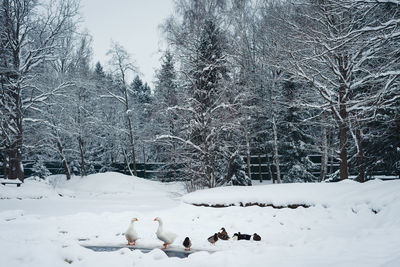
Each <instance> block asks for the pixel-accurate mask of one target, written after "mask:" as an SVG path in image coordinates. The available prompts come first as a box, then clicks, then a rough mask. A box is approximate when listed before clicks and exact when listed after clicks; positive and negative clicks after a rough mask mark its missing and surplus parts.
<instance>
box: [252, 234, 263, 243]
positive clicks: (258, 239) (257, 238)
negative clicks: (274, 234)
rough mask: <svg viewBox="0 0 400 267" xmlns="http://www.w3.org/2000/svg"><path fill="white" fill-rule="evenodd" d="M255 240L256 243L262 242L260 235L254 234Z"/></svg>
mask: <svg viewBox="0 0 400 267" xmlns="http://www.w3.org/2000/svg"><path fill="white" fill-rule="evenodd" d="M253 240H254V241H261V236H259V235H258V234H256V233H254V235H253Z"/></svg>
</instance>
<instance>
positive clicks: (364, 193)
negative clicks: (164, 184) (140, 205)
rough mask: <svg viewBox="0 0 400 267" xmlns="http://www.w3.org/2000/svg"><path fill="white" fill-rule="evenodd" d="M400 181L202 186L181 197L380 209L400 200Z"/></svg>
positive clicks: (206, 201)
mask: <svg viewBox="0 0 400 267" xmlns="http://www.w3.org/2000/svg"><path fill="white" fill-rule="evenodd" d="M398 192H400V181H385V182H383V181H380V180H373V181H369V182H366V183H362V184H361V183H358V182H354V181H351V180H347V181H342V182H338V183H293V184H273V185H264V186H255V187H251V186H250V187H239V186H234V187H219V188H212V189H205V190H199V191H196V192H193V193H190V194H187V195H185V196H184V197H183V198H182V200H183V202H185V203H188V204H193V205H205V206H207V205H209V206H217V205H218V206H243V205H246V204H247V205H248V204H253V203H258V204H261V205H265V206H268V205H270V206H275V207H288V206H291V205H305V206H316V205H321V206H324V207H331V206H341V207H348V206H351V207H356V206H357V205H360V204H367V205H369V206H370V208H371V209H374V210H375V211H379V210H380V209H382V207H384V206H386V205H388V204H389V203H391V202H394V201H397V202H399V201H400V194H398Z"/></svg>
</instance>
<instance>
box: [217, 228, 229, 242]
mask: <svg viewBox="0 0 400 267" xmlns="http://www.w3.org/2000/svg"><path fill="white" fill-rule="evenodd" d="M218 238H219V239H222V240H228V239H229V235H228V233H227V232H226V230H225V228H224V227H222V228H221V232H219V233H218Z"/></svg>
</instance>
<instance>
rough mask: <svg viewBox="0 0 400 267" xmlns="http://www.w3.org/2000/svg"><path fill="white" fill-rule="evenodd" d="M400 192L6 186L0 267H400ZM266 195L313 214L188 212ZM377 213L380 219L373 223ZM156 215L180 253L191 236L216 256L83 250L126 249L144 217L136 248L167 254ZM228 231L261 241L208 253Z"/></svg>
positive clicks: (254, 209) (348, 185)
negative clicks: (197, 202) (130, 230)
mask: <svg viewBox="0 0 400 267" xmlns="http://www.w3.org/2000/svg"><path fill="white" fill-rule="evenodd" d="M107 183H109V185H108V186H107V185H105V184H107ZM399 186H400V183H399V182H397V181H388V182H379V181H372V182H368V183H365V184H357V183H353V182H351V181H348V182H342V183H337V184H297V187H296V186H292V185H267V186H257V187H252V188H250V187H249V188H247V187H246V188H243V187H240V188H239V187H233V188H232V187H227V188H221V189H215V190H203V191H199V192H195V193H192V194H188V195H186V196H184V197H183V200H184V201H182V202H181V200H180V197H179V196H180V195H181V194H183V187H182V185H181V184H168V185H166V184H161V183H158V182H152V181H146V180H143V179H139V178H132V177H128V176H124V175H121V174H116V173H106V174H97V175H91V176H88V177H87V178H84V179H81V178H78V177H75V178H74V179H73V180H72V181H70V182H65V181H63V180H60V178H59V177H52V179H50V180H49V181H48V182H47V183H45V182H39V181H30V182H29V183H28V182H26V183H25V184H24V185H22V186H21V188H19V189H23V190H25V191H18V190H15V189H16V187H15V188H13V187H11V186H6V187H0V197H2V198H3V199H2V200H1V201H0V251H2V252H4V251H7V253H2V262H4V263H5V264H6V265H4V266H10V267H13V266H30V267H32V266H49V267H50V266H69V262H71V263H70V264H71V266H96V267H101V266H118V267H120V266H121V267H122V266H156V265H157V266H159V265H160V264H162V265H163V266H203V267H204V266H278V265H279V266H400V256H399V255H400V246H399V245H400V241H399V238H398V237H399V236H400V219H399V217H400V216H398V214H399V212H400V198H399V193H398V192H400V191H399ZM296 188H297V189H296ZM28 189H29V190H28ZM35 189H37V190H35ZM33 191H35V193H33ZM244 191H246V192H244ZM262 191H264V194H265V196H267V197H268V198H271V199H273V200H274V201H276V203H289V202H290V201H294V200H296V201H297V200H301V201H304V202H307V203H311V204H313V205H314V206H313V207H310V208H302V207H299V208H297V209H288V208H285V209H274V208H272V207H265V208H261V207H258V206H251V207H246V208H243V207H228V208H209V207H195V206H193V205H191V204H187V203H185V202H189V200H191V201H193V200H194V196H196V197H198V199H200V196H201V198H202V199H203V201H208V203H215V201H225V202H226V203H229V202H230V201H231V200H232V199H233V200H235V199H238V200H239V201H247V200H251V201H253V200H255V199H258V200H259V201H260V200H265V199H266V198H262V197H263V194H262ZM215 192H218V194H217V196H218V199H217V196H214V195H213V194H214V193H215ZM220 192H224V193H223V194H222V193H220ZM59 194H62V195H63V197H60V196H59ZM271 195H272V196H273V197H272V196H271ZM4 196H7V198H9V199H5V198H4ZM37 196H42V198H37ZM324 196H325V197H324ZM375 196H376V197H375ZM16 197H18V198H22V200H19V199H17V198H16ZM32 197H35V198H32ZM224 197H225V198H224ZM20 203H22V204H20ZM371 208H376V209H379V212H378V213H377V214H375V213H374V212H372V211H371ZM156 216H159V217H161V218H162V219H163V221H164V224H165V225H164V226H165V228H166V229H167V230H170V231H173V232H175V233H177V234H178V238H177V240H176V241H175V242H174V244H173V246H174V247H182V245H181V244H182V241H183V239H184V238H185V237H186V236H189V237H190V238H191V240H192V243H193V248H196V249H204V250H213V251H217V252H215V253H212V254H209V253H208V252H198V253H194V254H192V255H190V256H189V257H188V258H186V259H179V258H168V257H167V256H166V255H165V254H164V252H162V251H161V250H159V249H155V250H153V251H152V252H150V253H142V252H140V251H131V250H129V249H127V248H125V249H121V250H119V251H114V252H94V251H91V250H89V249H86V248H83V247H81V246H80V244H91V245H120V244H125V242H126V241H125V238H124V236H123V233H124V232H125V230H126V229H127V227H128V225H129V222H130V219H131V218H132V217H138V218H139V221H138V222H136V223H135V228H136V231H137V232H138V234H139V235H140V239H139V240H138V241H137V244H138V245H141V246H150V247H159V248H161V247H162V242H161V241H159V240H158V239H157V238H156V236H155V232H156V230H157V226H158V223H156V222H154V221H153V219H154V217H156ZM221 227H225V228H226V230H227V231H228V234H229V235H230V236H232V235H233V233H234V232H238V231H240V232H241V233H246V234H253V233H255V232H256V233H258V234H259V235H261V237H262V241H260V242H255V241H233V240H229V241H222V240H220V241H218V242H217V243H216V245H215V246H213V245H210V244H209V243H208V241H207V237H209V236H211V235H212V234H213V233H215V232H217V231H219V229H220V228H221ZM182 249H183V247H182Z"/></svg>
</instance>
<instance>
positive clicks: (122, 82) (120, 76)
mask: <svg viewBox="0 0 400 267" xmlns="http://www.w3.org/2000/svg"><path fill="white" fill-rule="evenodd" d="M107 54H108V55H109V56H110V57H111V58H110V61H109V64H110V66H111V67H112V71H113V74H114V75H115V77H116V80H117V85H118V91H115V90H111V88H109V90H108V93H109V96H110V97H113V98H114V99H115V100H117V101H118V102H119V103H121V104H122V105H123V106H124V109H125V110H124V111H125V115H124V116H125V119H126V125H127V132H128V135H129V144H130V151H131V156H132V163H133V173H132V171H131V168H130V166H129V161H128V160H126V163H127V168H128V170H129V171H130V173H131V174H132V175H135V176H136V156H135V137H134V133H133V125H132V118H131V114H132V112H133V107H132V103H131V101H130V95H132V94H133V92H132V90H131V88H130V87H129V86H128V84H127V75H128V73H129V72H136V71H137V68H136V66H135V65H134V63H133V62H132V60H131V56H130V55H129V54H128V52H127V51H126V50H125V49H124V48H123V47H122V46H121V45H119V44H118V43H112V45H111V48H110V50H109V51H108V53H107ZM122 149H124V148H122ZM124 154H125V153H124Z"/></svg>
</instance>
